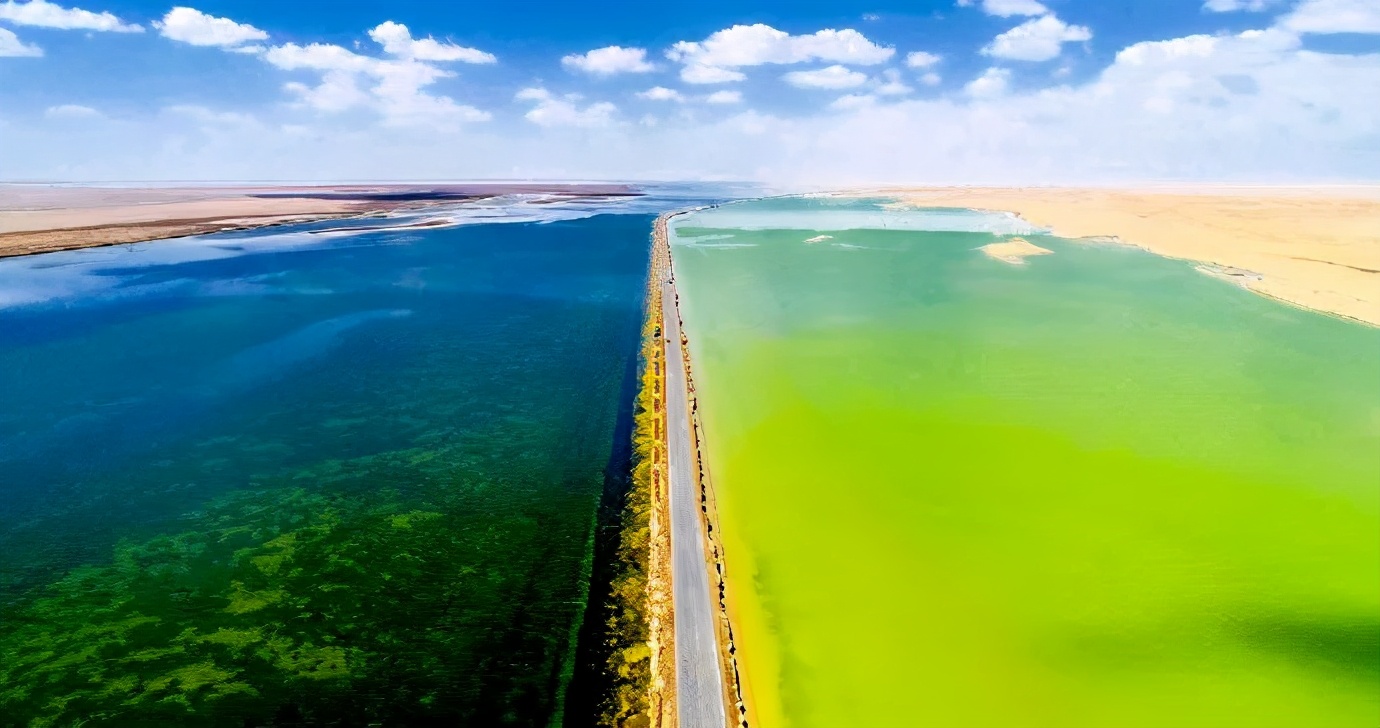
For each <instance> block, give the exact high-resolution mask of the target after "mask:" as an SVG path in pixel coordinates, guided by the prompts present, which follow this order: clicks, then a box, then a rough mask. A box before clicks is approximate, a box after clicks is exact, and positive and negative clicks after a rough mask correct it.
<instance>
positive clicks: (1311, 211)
mask: <svg viewBox="0 0 1380 728" xmlns="http://www.w3.org/2000/svg"><path fill="white" fill-rule="evenodd" d="M841 194H845V195H858V196H860V195H878V194H881V195H887V196H894V197H896V198H898V199H900V200H901V201H903V202H906V203H908V204H913V205H921V206H926V207H965V208H971V209H979V210H998V211H1005V212H1012V213H1015V214H1017V215H1019V216H1021V217H1022V218H1023V219H1025V220H1027V221H1029V222H1030V223H1031V224H1034V225H1037V226H1039V227H1043V228H1048V229H1050V230H1052V231H1053V233H1054V234H1055V235H1058V236H1060V237H1065V238H1070V239H1074V240H1077V239H1080V238H1081V239H1090V238H1091V239H1095V240H1097V241H1098V242H1107V241H1111V242H1118V243H1124V244H1129V245H1134V246H1136V247H1140V248H1144V249H1145V250H1148V251H1150V252H1152V253H1155V254H1158V255H1162V256H1166V257H1170V258H1179V259H1183V260H1191V261H1195V262H1199V263H1204V264H1207V266H1208V267H1207V268H1206V269H1205V270H1204V272H1206V273H1210V274H1213V275H1216V277H1219V278H1224V279H1226V280H1230V281H1232V282H1234V283H1237V284H1238V285H1241V286H1242V287H1244V288H1246V289H1248V290H1251V291H1254V292H1256V293H1259V294H1262V295H1265V296H1269V297H1271V298H1276V299H1279V300H1282V301H1285V302H1288V303H1292V304H1295V305H1298V306H1302V307H1304V308H1307V309H1312V310H1314V311H1321V312H1325V313H1330V314H1333V315H1336V316H1341V317H1343V318H1348V319H1352V320H1355V321H1360V322H1363V323H1366V324H1370V325H1372V326H1380V187H1361V186H1355V187H1310V188H1288V187H1200V188H1169V187H1165V188H1146V189H1089V188H1081V189H1080V188H984V187H912V188H879V189H872V190H855V191H848V192H844V193H841Z"/></svg>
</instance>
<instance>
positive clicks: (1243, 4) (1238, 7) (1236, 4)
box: [1203, 0, 1280, 13]
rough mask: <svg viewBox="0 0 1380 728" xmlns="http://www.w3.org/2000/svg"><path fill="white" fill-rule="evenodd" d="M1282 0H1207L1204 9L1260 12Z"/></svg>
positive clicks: (1223, 11)
mask: <svg viewBox="0 0 1380 728" xmlns="http://www.w3.org/2000/svg"><path fill="white" fill-rule="evenodd" d="M1279 1H1280V0H1206V1H1205V2H1204V3H1203V9H1204V10H1206V11H1208V12H1210V13H1235V12H1238V11H1242V10H1247V11H1250V12H1253V13H1258V12H1260V11H1261V10H1264V9H1265V8H1267V7H1269V6H1271V5H1275V4H1277V3H1279Z"/></svg>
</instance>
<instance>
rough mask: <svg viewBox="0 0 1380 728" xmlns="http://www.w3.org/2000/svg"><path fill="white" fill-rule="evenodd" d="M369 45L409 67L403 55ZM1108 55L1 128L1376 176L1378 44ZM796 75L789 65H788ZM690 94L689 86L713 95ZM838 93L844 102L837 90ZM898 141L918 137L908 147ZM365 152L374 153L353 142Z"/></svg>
mask: <svg viewBox="0 0 1380 728" xmlns="http://www.w3.org/2000/svg"><path fill="white" fill-rule="evenodd" d="M1013 24H1014V23H1013ZM341 50H342V51H343V50H344V49H341ZM346 53H349V52H348V51H347V52H346ZM360 53H364V51H359V52H356V53H354V54H353V55H359V54H360ZM326 55H329V54H326ZM372 60H373V61H377V62H386V63H395V64H400V65H402V64H404V61H403V60H402V59H398V58H394V57H392V56H388V57H386V58H382V59H372ZM1093 61H1094V58H1089V59H1087V62H1088V63H1091V62H1093ZM369 62H371V61H353V60H350V56H349V55H347V56H342V57H341V58H336V59H334V60H332V61H331V62H330V63H318V64H317V65H318V66H322V65H324V66H326V67H331V68H335V67H341V68H344V69H346V70H340V71H338V72H337V71H327V70H320V69H318V68H302V69H299V70H297V71H293V73H302V74H305V73H307V72H309V71H310V72H311V73H313V74H316V75H317V78H314V79H313V80H312V83H313V87H314V88H315V89H317V90H320V88H321V87H317V86H315V84H316V81H317V80H322V81H323V84H322V85H323V86H324V85H325V84H324V78H325V77H327V76H331V74H334V73H339V74H341V77H342V78H343V79H344V80H343V81H342V82H341V86H340V88H341V89H343V91H342V93H345V94H346V95H347V96H348V93H349V91H350V89H353V90H354V92H355V93H357V94H360V95H362V96H363V97H364V98H365V99H366V102H367V103H365V104H364V105H363V106H361V107H360V108H361V109H374V108H377V106H378V104H380V103H382V102H380V101H379V100H378V99H376V98H374V97H373V90H372V89H373V86H374V85H376V83H377V79H376V77H375V76H373V75H372V74H371V73H369V72H365V71H360V70H349V69H350V68H351V67H352V66H354V65H358V64H360V63H365V64H367V63H369ZM1099 63H1100V68H1098V69H1090V72H1089V73H1088V74H1086V75H1085V74H1083V73H1079V74H1075V75H1074V76H1070V77H1069V78H1068V79H1066V80H1051V79H1050V76H1049V74H1047V73H1044V72H1038V73H1030V74H1028V75H1024V74H1023V75H1021V76H1019V78H1020V81H1021V82H1020V83H1016V78H1017V77H1016V76H1013V75H1012V74H1011V72H1010V71H1004V70H1000V69H998V70H995V71H988V72H987V73H982V71H981V70H980V69H979V70H976V71H974V72H973V73H972V74H971V75H968V76H965V77H963V78H962V79H961V81H960V80H958V79H957V78H956V77H955V78H946V79H945V81H946V82H954V83H953V85H954V86H955V87H956V88H955V91H956V93H945V94H925V95H912V96H894V97H882V96H878V95H876V94H875V92H874V89H875V86H874V85H872V84H875V83H876V81H877V78H878V77H879V76H882V77H884V74H879V73H876V72H873V73H871V74H870V75H871V76H872V77H873V78H872V81H871V82H870V83H869V84H864V85H863V86H862V87H859V88H857V89H851V90H848V91H841V92H837V93H834V94H830V95H829V96H828V97H827V98H826V100H825V101H824V102H823V104H820V105H821V106H823V105H824V104H828V103H829V101H830V100H833V101H834V103H833V104H831V106H833V107H834V108H832V109H827V110H825V109H816V110H814V111H812V112H810V113H805V114H799V115H787V114H785V113H784V112H782V113H780V114H779V115H778V114H773V113H768V112H763V111H760V110H753V109H751V108H744V107H733V106H721V107H714V108H713V111H714V112H715V113H708V111H707V110H705V109H699V110H696V111H697V112H698V113H685V114H681V113H675V114H668V115H666V116H664V117H662V118H660V119H658V123H656V124H655V125H651V124H637V123H620V117H619V116H618V112H617V111H615V110H607V114H606V115H605V116H604V117H603V120H601V121H599V122H597V123H600V124H605V126H604V127H603V128H601V129H589V128H586V129H582V130H580V131H579V133H580V134H589V135H595V134H597V135H600V139H599V141H600V143H597V144H595V143H587V144H573V143H570V138H569V136H568V135H566V134H563V133H562V132H561V131H560V130H557V129H548V128H542V127H540V126H537V124H536V123H531V124H528V123H523V124H521V125H520V126H518V127H516V128H514V127H511V126H503V125H488V126H478V127H474V128H466V129H465V130H464V132H463V133H457V132H455V131H453V130H450V129H447V128H444V127H439V126H420V127H408V128H391V127H389V126H387V125H368V126H357V125H351V124H349V123H344V122H343V121H342V122H341V123H336V124H321V125H319V126H318V125H313V126H312V129H311V133H310V134H308V133H306V132H305V131H304V130H303V129H302V128H300V127H298V128H296V129H295V130H294V131H293V132H292V133H291V134H289V133H288V132H287V130H286V129H285V128H284V127H283V126H282V125H280V124H268V123H264V124H262V125H261V126H257V127H254V126H242V125H241V126H236V125H233V124H230V123H224V124H216V123H213V122H207V123H204V124H201V126H202V129H203V133H202V134H200V135H198V136H193V137H189V138H190V139H191V141H189V142H188V143H186V144H185V145H182V146H178V147H176V148H172V147H170V145H168V143H167V140H168V139H169V137H170V135H174V133H175V132H176V130H177V129H178V127H177V126H175V125H174V124H180V125H183V126H185V125H186V124H189V123H200V122H195V120H194V119H192V117H191V116H188V115H179V114H172V113H168V114H161V115H158V117H157V119H155V120H154V121H153V122H149V123H148V124H147V125H145V126H136V124H138V123H143V122H136V121H132V120H122V123H121V124H119V125H115V124H96V123H93V124H56V123H51V122H46V123H45V122H44V120H42V119H39V120H38V121H37V123H33V120H32V119H30V118H28V117H24V116H13V117H10V118H8V119H7V120H6V122H7V123H6V126H5V128H4V133H3V135H0V167H2V168H3V169H5V170H6V173H7V174H10V175H12V176H16V177H34V178H39V177H48V178H51V177H58V176H66V177H72V176H80V177H83V178H87V179H98V178H99V179H130V178H159V177H161V178H189V177H202V178H207V177H210V178H216V177H219V178H244V177H251V176H252V177H257V178H265V177H267V178H282V179H292V178H300V177H301V176H302V175H303V174H304V173H306V174H310V175H314V176H317V177H321V178H331V177H334V178H337V179H339V178H370V177H384V176H395V177H396V176H409V177H447V176H449V177H454V176H457V175H465V176H474V177H513V176H522V177H567V178H570V177H580V178H592V177H597V178H624V179H627V178H651V177H656V178H663V179H674V178H680V179H705V178H717V179H757V180H763V181H767V182H780V183H787V184H792V185H804V184H820V185H827V186H842V185H848V184H859V185H876V184H887V183H960V184H1006V185H1021V184H1080V183H1104V184H1116V183H1135V182H1138V181H1146V180H1186V181H1190V180H1196V181H1214V182H1247V183H1249V182H1254V183H1271V182H1279V183H1287V182H1293V183H1309V182H1317V181H1355V180H1372V181H1373V180H1375V178H1376V170H1380V107H1377V105H1376V104H1375V103H1374V100H1375V98H1377V97H1380V53H1374V52H1360V51H1355V50H1352V51H1349V52H1346V51H1345V50H1338V49H1335V48H1332V49H1329V52H1326V53H1323V52H1316V51H1312V50H1309V49H1308V47H1307V43H1306V42H1304V41H1302V40H1300V36H1299V33H1298V32H1295V31H1292V30H1290V29H1288V28H1286V27H1277V28H1274V29H1265V30H1254V31H1249V32H1245V33H1237V34H1221V35H1201V36H1188V37H1184V38H1173V39H1169V40H1160V41H1154V42H1145V43H1136V44H1133V45H1127V47H1125V48H1123V49H1122V50H1121V52H1120V53H1117V54H1116V55H1115V56H1114V57H1112V58H1111V59H1109V60H1107V61H1105V62H1101V61H1099ZM818 65H829V64H828V63H823V64H818ZM896 65H897V66H899V64H896ZM1052 68H1053V65H1051V68H1050V69H1047V70H1052ZM787 70H792V69H789V68H785V69H780V72H785V71H787ZM979 74H981V76H980V77H979V78H977V79H974V78H973V76H978V75H979ZM1075 78H1076V79H1077V80H1074V79H1075ZM299 80H304V81H305V80H307V79H305V78H304V79H299ZM963 81H972V83H970V84H969V91H970V92H964V91H963V90H962V88H961V86H962V83H961V82H963ZM906 82H907V83H911V82H910V81H909V79H907V80H906ZM1042 83H1043V84H1047V85H1045V86H1043V87H1042V86H1040V85H1039V84H1042ZM645 87H646V86H645V84H643V85H642V86H639V87H638V88H645ZM420 88H421V91H423V92H428V91H432V88H431V87H420ZM681 92H682V93H684V94H685V95H686V97H687V98H688V99H691V100H695V101H701V100H702V98H703V97H701V96H692V95H691V94H689V93H687V92H685V90H684V89H682V90H681ZM850 92H851V93H850ZM322 93H323V94H324V93H325V91H324V90H322ZM843 94H849V97H845V98H846V99H847V100H843V99H835V98H834V97H836V96H842V95H843ZM526 96H527V97H526V98H525V99H523V100H522V101H521V102H519V103H520V106H519V107H517V108H519V110H520V112H528V111H533V112H535V111H536V110H537V109H538V108H541V107H544V108H546V109H547V110H548V113H547V118H546V121H547V122H548V124H549V125H550V126H554V125H555V116H556V115H557V113H556V112H557V111H561V112H563V113H566V112H568V113H570V114H573V115H574V116H575V117H576V118H577V119H579V120H580V121H582V122H586V123H589V124H590V125H591V126H592V125H594V123H592V122H588V119H589V118H590V117H591V116H594V117H597V116H598V112H597V110H596V111H594V113H593V114H591V113H590V112H591V107H592V106H593V104H591V103H590V101H588V100H580V99H573V98H571V97H569V96H558V95H556V94H552V93H550V92H547V91H544V90H543V91H538V92H536V93H530V94H526ZM555 104H561V105H563V106H554V105H555ZM677 111H679V109H677ZM212 113H216V112H212ZM222 113H223V112H222ZM537 116H538V119H540V118H541V115H537ZM294 121H297V122H300V123H303V124H312V123H313V122H310V121H305V120H294ZM206 129H215V130H217V131H216V134H217V135H218V136H215V137H213V136H212V134H211V133H210V132H207V131H205V130H206ZM170 130H171V131H170ZM116 134H123V135H124V136H120V137H117V136H114V135H116ZM898 139H908V140H922V142H923V143H914V144H909V143H908V144H897V143H896V140H898ZM365 147H367V148H369V149H370V150H371V153H370V154H358V150H359V149H361V148H365ZM168 149H172V151H168ZM174 152H175V153H174ZM63 170H83V173H82V174H79V175H78V174H71V173H62V172H63Z"/></svg>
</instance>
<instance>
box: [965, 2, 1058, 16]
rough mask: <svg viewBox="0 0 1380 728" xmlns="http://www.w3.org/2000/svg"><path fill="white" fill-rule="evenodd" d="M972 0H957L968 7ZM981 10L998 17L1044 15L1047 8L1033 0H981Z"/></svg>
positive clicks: (1047, 10)
mask: <svg viewBox="0 0 1380 728" xmlns="http://www.w3.org/2000/svg"><path fill="white" fill-rule="evenodd" d="M972 4H973V0H958V5H959V7H964V8H966V7H969V6H971V5H972ZM982 12H984V13H986V14H988V15H995V16H997V17H999V18H1009V17H1011V16H1012V15H1044V14H1045V13H1047V12H1049V8H1047V7H1045V6H1044V5H1041V4H1040V3H1038V2H1035V0H982Z"/></svg>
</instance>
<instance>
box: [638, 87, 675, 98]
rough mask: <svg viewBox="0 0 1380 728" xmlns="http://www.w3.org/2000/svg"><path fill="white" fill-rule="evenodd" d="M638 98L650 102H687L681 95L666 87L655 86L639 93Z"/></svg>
mask: <svg viewBox="0 0 1380 728" xmlns="http://www.w3.org/2000/svg"><path fill="white" fill-rule="evenodd" d="M637 97H638V98H640V99H647V100H648V101H677V102H680V101H685V97H684V96H682V95H681V93H680V92H679V91H677V90H675V89H672V88H666V87H665V86H653V87H651V88H649V89H647V90H646V91H639V92H638V94H637Z"/></svg>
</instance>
